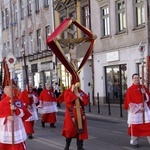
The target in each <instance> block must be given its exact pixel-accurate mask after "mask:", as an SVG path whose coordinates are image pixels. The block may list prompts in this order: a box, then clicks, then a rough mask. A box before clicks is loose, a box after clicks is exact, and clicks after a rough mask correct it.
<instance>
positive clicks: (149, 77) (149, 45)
mask: <svg viewBox="0 0 150 150" xmlns="http://www.w3.org/2000/svg"><path fill="white" fill-rule="evenodd" d="M145 4H146V5H145V10H146V34H147V42H146V43H147V59H146V67H147V68H146V85H147V88H148V89H150V87H149V86H150V83H149V82H150V75H149V71H150V30H149V29H150V11H149V1H147V0H146V3H145Z"/></svg>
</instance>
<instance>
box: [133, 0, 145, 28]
mask: <svg viewBox="0 0 150 150" xmlns="http://www.w3.org/2000/svg"><path fill="white" fill-rule="evenodd" d="M134 14H136V17H135V18H136V27H139V26H143V25H145V9H144V0H135V13H134Z"/></svg>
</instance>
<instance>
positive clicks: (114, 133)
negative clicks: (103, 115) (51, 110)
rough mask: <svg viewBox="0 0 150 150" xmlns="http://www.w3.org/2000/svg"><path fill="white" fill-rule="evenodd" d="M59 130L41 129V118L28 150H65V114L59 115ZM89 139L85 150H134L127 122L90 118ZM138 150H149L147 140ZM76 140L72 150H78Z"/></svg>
mask: <svg viewBox="0 0 150 150" xmlns="http://www.w3.org/2000/svg"><path fill="white" fill-rule="evenodd" d="M56 126H57V128H55V129H54V128H50V126H49V124H46V127H45V128H42V127H41V123H40V117H39V120H38V121H37V122H36V123H35V134H34V139H32V140H29V139H28V140H27V142H26V144H27V147H28V150H64V147H65V138H64V137H62V136H61V130H62V126H63V113H58V122H57V123H56ZM88 130H89V139H88V140H86V141H85V142H84V148H85V150H134V149H136V148H134V147H132V146H130V145H129V136H128V135H127V124H126V122H125V121H116V120H115V121H113V120H112V119H111V120H108V119H96V118H95V119H94V118H92V117H90V118H88ZM139 144H140V145H141V147H140V148H138V150H149V148H150V146H149V144H148V142H147V140H146V138H141V139H140V143H139ZM76 149H77V148H76V140H75V139H73V140H72V143H71V147H70V150H76Z"/></svg>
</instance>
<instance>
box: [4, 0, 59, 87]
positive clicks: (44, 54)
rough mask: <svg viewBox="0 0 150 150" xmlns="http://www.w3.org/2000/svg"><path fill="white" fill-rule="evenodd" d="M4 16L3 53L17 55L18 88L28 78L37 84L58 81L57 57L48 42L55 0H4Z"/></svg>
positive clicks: (52, 26)
mask: <svg viewBox="0 0 150 150" xmlns="http://www.w3.org/2000/svg"><path fill="white" fill-rule="evenodd" d="M1 18H2V21H1V24H2V37H3V38H2V47H3V48H2V50H3V52H2V53H3V57H5V56H7V54H8V53H9V52H13V54H14V55H15V57H16V58H17V63H16V65H15V75H14V79H15V81H16V82H17V84H18V86H19V88H21V89H23V88H25V84H26V83H27V82H30V83H32V84H33V85H34V86H36V87H38V86H39V84H41V85H42V86H43V87H44V86H45V83H50V84H52V82H55V80H57V78H56V77H54V72H55V57H54V56H53V54H52V52H51V51H50V49H49V48H48V46H47V44H46V39H47V37H48V35H49V34H51V33H52V32H53V30H54V22H53V20H54V19H53V2H52V1H50V0H44V1H40V0H11V1H10V0H2V1H1ZM27 77H28V78H27Z"/></svg>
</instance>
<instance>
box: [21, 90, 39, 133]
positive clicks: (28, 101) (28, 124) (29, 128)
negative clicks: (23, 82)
mask: <svg viewBox="0 0 150 150" xmlns="http://www.w3.org/2000/svg"><path fill="white" fill-rule="evenodd" d="M29 94H32V93H28V91H27V90H26V89H25V90H24V91H22V92H21V93H20V95H19V99H20V100H21V101H22V102H23V104H24V106H25V107H26V108H27V109H28V110H29V112H30V109H29V108H28V107H29V106H30V107H31V109H32V108H33V104H34V99H33V96H32V97H31V98H29ZM33 95H35V94H34V92H33ZM37 102H38V101H37ZM35 107H36V105H35ZM31 112H33V111H31ZM31 114H32V113H31ZM31 118H32V119H29V120H25V121H24V126H25V130H26V133H27V134H32V133H34V121H35V120H37V119H35V118H34V116H33V114H32V116H31Z"/></svg>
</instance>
